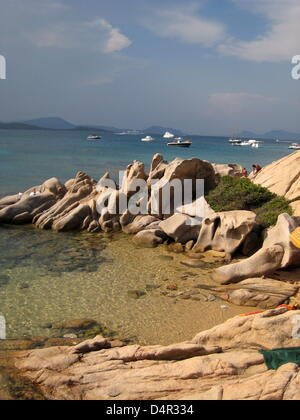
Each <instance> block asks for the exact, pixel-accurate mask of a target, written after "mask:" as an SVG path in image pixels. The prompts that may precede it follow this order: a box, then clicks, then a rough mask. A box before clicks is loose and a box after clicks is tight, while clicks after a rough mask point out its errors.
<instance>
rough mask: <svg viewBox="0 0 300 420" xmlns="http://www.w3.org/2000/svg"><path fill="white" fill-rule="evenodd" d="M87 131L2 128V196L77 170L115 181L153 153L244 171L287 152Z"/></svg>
mask: <svg viewBox="0 0 300 420" xmlns="http://www.w3.org/2000/svg"><path fill="white" fill-rule="evenodd" d="M90 134H91V133H90V132H85V131H73V130H62V131H50V130H49V131H47V130H41V131H39V130H37V131H31V130H26V131H23V130H0V197H1V196H4V195H6V194H11V193H13V194H14V193H16V192H22V191H25V190H26V189H28V188H30V187H32V186H34V185H40V184H41V183H42V182H44V181H45V180H46V179H49V178H52V177H53V176H55V177H57V178H59V179H61V180H62V181H66V180H68V179H70V178H73V177H74V175H75V174H76V172H77V171H83V172H86V173H88V174H89V175H90V176H92V177H93V178H94V179H99V178H100V177H101V175H103V174H104V173H105V172H106V171H109V172H110V174H111V176H112V177H113V178H115V177H118V171H119V170H124V169H125V168H126V166H127V165H128V164H129V163H130V162H132V161H133V160H139V161H142V162H144V163H145V165H146V167H147V166H149V165H150V163H151V159H152V157H153V155H154V154H155V153H161V154H162V155H163V156H164V158H165V159H166V160H168V161H171V160H173V159H175V158H176V157H180V158H184V159H189V158H192V157H197V158H199V159H204V160H208V161H209V162H214V163H238V164H240V165H242V166H244V167H246V168H247V169H248V170H250V169H251V166H252V164H259V165H261V166H264V165H267V164H269V163H271V162H273V161H275V160H278V159H279V158H282V157H283V156H285V155H287V154H289V153H290V150H289V149H288V145H289V144H288V143H284V142H282V143H277V142H276V141H275V140H265V141H264V144H263V147H261V148H258V149H256V148H250V147H234V146H231V145H230V144H229V143H228V137H205V136H190V137H189V138H190V139H191V140H192V141H193V144H192V146H191V147H190V148H177V147H168V146H167V141H166V140H164V139H163V138H162V137H161V136H155V135H153V137H155V138H156V140H155V141H154V142H149V143H145V142H141V141H140V140H141V137H143V136H141V135H116V134H110V133H109V134H102V139H101V140H97V141H87V140H86V139H87V137H88V135H90Z"/></svg>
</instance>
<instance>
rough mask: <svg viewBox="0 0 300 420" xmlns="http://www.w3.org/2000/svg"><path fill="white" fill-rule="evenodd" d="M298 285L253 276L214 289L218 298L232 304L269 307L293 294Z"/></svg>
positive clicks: (282, 301) (279, 303)
mask: <svg viewBox="0 0 300 420" xmlns="http://www.w3.org/2000/svg"><path fill="white" fill-rule="evenodd" d="M299 287H300V285H298V286H297V285H291V284H288V283H285V282H282V281H278V280H273V279H267V278H254V279H247V280H244V281H242V282H240V283H238V284H234V285H229V286H221V287H217V288H215V289H214V291H215V292H216V294H217V296H218V297H219V298H221V299H223V300H226V301H227V302H230V303H232V304H234V305H239V306H255V307H258V308H262V309H271V308H275V307H277V306H278V305H281V304H282V303H284V302H286V301H287V300H288V299H289V298H291V297H292V296H294V295H295V294H296V293H297V291H298V290H299Z"/></svg>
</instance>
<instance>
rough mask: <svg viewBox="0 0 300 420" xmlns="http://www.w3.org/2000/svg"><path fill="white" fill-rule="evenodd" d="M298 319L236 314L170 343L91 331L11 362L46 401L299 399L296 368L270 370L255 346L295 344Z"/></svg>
mask: <svg viewBox="0 0 300 420" xmlns="http://www.w3.org/2000/svg"><path fill="white" fill-rule="evenodd" d="M299 317H300V311H290V312H288V311H287V309H285V308H281V309H279V310H272V311H268V312H264V313H262V314H258V315H252V316H237V317H235V318H233V319H230V320H229V321H227V322H225V323H224V324H222V325H219V326H217V327H215V328H212V329H211V330H208V331H205V332H202V333H200V334H198V335H197V336H196V337H195V338H194V339H193V340H191V341H190V342H184V343H180V344H176V345H171V346H148V347H142V346H139V345H129V346H125V347H116V346H112V345H111V344H110V342H109V340H106V339H103V338H102V337H96V338H95V340H89V341H87V342H85V343H81V344H79V345H77V346H75V347H53V348H48V349H40V350H32V351H23V352H20V353H19V354H18V355H17V357H16V367H17V369H18V371H19V373H20V375H22V377H24V378H26V379H27V380H30V381H31V382H33V383H34V384H37V385H38V387H39V390H40V391H41V392H42V393H43V395H44V396H45V397H46V398H49V399H64V400H66V399H69V400H82V399H83V400H91V399H97V400H99V399H101V400H103V399H104V400H150V399H174V400H177V399H199V400H201V399H211V400H222V399H224V400H225V399H228V400H230V399H244V400H247V399H252V400H253V399H261V400H271V399H272V400H283V399H299V398H300V386H299V385H300V370H299V367H298V366H297V365H295V364H286V365H283V366H282V367H281V368H279V369H278V370H277V371H268V370H267V368H266V366H265V364H264V358H263V356H262V355H261V354H260V353H259V352H258V350H260V349H274V348H283V347H295V346H299V345H300V336H299V322H298V324H297V322H296V321H297V319H299Z"/></svg>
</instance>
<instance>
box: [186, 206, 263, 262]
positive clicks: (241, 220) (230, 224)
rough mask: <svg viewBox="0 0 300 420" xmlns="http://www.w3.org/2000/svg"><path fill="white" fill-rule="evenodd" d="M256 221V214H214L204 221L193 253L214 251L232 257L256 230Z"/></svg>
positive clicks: (230, 212) (229, 212)
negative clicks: (253, 230)
mask: <svg viewBox="0 0 300 420" xmlns="http://www.w3.org/2000/svg"><path fill="white" fill-rule="evenodd" d="M255 219H256V214H255V213H253V212H250V211H243V210H237V211H228V212H220V213H215V214H212V215H211V216H209V217H207V218H205V219H204V220H203V222H202V225H201V229H200V233H199V237H198V240H197V243H196V244H195V246H194V248H193V251H194V252H204V251H206V250H208V249H212V250H214V251H221V252H222V251H224V252H226V253H228V254H230V255H232V254H233V253H234V252H235V251H236V250H237V249H238V248H239V246H240V245H241V244H242V243H243V242H244V241H245V239H246V238H247V236H248V234H249V233H250V232H251V231H252V229H253V228H254V225H255Z"/></svg>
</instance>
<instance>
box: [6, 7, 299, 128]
mask: <svg viewBox="0 0 300 420" xmlns="http://www.w3.org/2000/svg"><path fill="white" fill-rule="evenodd" d="M0 7H1V9H0V10H1V15H0V54H2V55H4V56H5V57H6V60H7V80H5V81H3V80H1V81H0V106H1V114H0V120H2V121H11V120H26V119H31V118H35V117H42V116H61V117H63V118H66V119H67V120H69V121H71V122H74V123H77V124H104V125H113V126H118V127H122V128H127V127H128V128H129V127H130V128H145V127H146V126H149V125H152V124H155V125H163V126H170V127H175V128H181V129H183V130H184V131H186V132H190V133H200V134H211V135H219V134H220V135H221V134H225V135H226V134H232V133H233V132H235V131H237V130H243V129H247V130H254V131H256V132H259V133H261V132H265V131H268V130H270V129H286V130H290V131H295V132H300V119H299V105H300V80H299V81H295V80H293V79H292V78H291V70H292V64H291V59H292V57H293V56H294V55H297V54H300V24H299V22H300V2H299V0H198V1H189V0H180V1H179V0H163V1H162V0H160V1H158V0H85V1H84V2H82V0H80V1H79V0H10V1H9V2H7V1H6V0H0Z"/></svg>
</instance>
